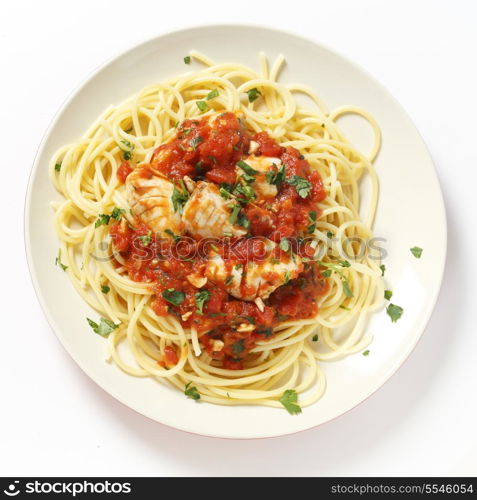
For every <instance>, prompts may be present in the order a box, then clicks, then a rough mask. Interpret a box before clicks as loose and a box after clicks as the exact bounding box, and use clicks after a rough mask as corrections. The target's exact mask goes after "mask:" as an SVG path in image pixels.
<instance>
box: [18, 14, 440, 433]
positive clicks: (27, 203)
mask: <svg viewBox="0 0 477 500" xmlns="http://www.w3.org/2000/svg"><path fill="white" fill-rule="evenodd" d="M224 28H232V29H239V30H240V29H245V30H247V29H250V28H252V29H255V30H257V31H268V32H273V33H275V34H284V35H286V36H289V37H294V38H296V39H300V40H301V41H303V42H306V43H308V44H312V45H316V46H318V47H320V48H321V49H323V50H325V51H326V52H328V53H329V54H331V55H332V56H333V57H336V58H338V59H340V60H341V61H343V62H344V63H346V64H347V65H349V66H351V67H353V68H354V69H355V70H357V71H359V72H360V73H361V74H363V75H364V76H366V78H368V79H369V80H371V81H372V82H373V83H374V84H375V85H376V86H377V87H379V89H380V90H381V92H383V94H385V95H386V97H387V98H388V99H390V100H392V101H393V103H394V104H395V105H396V106H397V107H398V108H399V110H400V111H401V112H402V113H403V115H404V116H405V117H406V118H407V120H408V122H409V124H410V125H411V126H412V128H413V131H414V132H415V133H416V135H417V136H418V137H419V139H420V141H421V143H422V145H423V147H424V149H425V152H426V153H427V156H428V158H429V160H430V164H431V165H432V172H433V174H434V177H435V180H436V183H437V188H438V202H439V205H440V215H439V218H440V219H441V220H442V222H443V226H442V227H441V233H442V239H443V248H442V257H441V262H439V269H438V274H439V276H438V280H437V285H436V286H435V288H434V289H433V291H432V293H431V294H430V298H429V301H428V310H427V313H426V315H425V316H423V317H422V318H421V319H420V321H419V323H420V325H419V327H417V328H414V329H413V331H414V336H413V341H412V343H411V342H409V343H408V348H407V349H406V352H405V353H404V354H403V355H402V356H401V358H399V361H398V362H396V363H395V365H394V366H393V367H391V368H390V369H389V370H388V371H387V372H386V373H385V375H383V376H382V378H381V380H380V383H379V385H378V386H377V387H376V388H374V390H372V391H371V392H369V393H368V395H367V396H366V397H364V398H363V399H362V400H361V401H359V402H358V403H356V404H354V405H353V406H351V407H350V408H348V409H347V410H345V411H342V412H341V413H339V414H337V415H335V416H334V417H331V418H328V419H327V420H324V421H322V422H319V423H316V424H312V425H307V426H306V427H303V428H300V429H298V430H291V431H287V430H283V431H274V432H271V433H270V434H267V435H256V434H253V432H252V433H249V434H250V435H246V436H233V435H230V434H224V433H216V434H214V433H212V432H207V433H206V432H203V431H202V432H199V431H196V430H191V429H188V428H186V427H184V426H182V425H172V424H169V423H165V422H164V421H162V420H159V419H157V418H155V417H153V416H151V415H148V414H146V413H143V411H140V410H139V409H137V408H135V407H134V406H132V405H130V404H129V403H128V402H126V401H125V400H124V398H122V397H121V396H120V395H118V394H117V391H115V390H113V389H109V388H106V384H105V383H104V382H103V381H100V380H97V378H96V377H95V376H94V375H92V374H91V373H90V370H89V368H87V367H85V366H84V365H83V362H82V361H80V360H79V357H78V356H77V355H76V354H75V353H74V351H73V350H72V349H70V348H69V347H70V346H69V343H68V342H67V340H66V339H65V338H64V336H63V334H62V332H61V329H60V328H59V327H58V325H56V322H55V320H54V318H53V315H52V314H50V311H49V308H48V307H47V305H46V303H45V299H44V294H43V292H42V289H41V285H40V282H39V280H38V275H37V269H36V267H35V265H34V260H33V252H32V240H31V233H30V222H29V216H30V212H31V200H32V193H33V189H34V187H33V180H34V178H36V175H37V173H38V170H39V164H40V161H39V160H40V158H41V156H42V154H43V150H44V147H45V144H46V142H47V140H48V138H49V137H50V133H51V131H52V129H53V128H54V127H55V125H56V123H57V122H58V120H59V119H60V117H61V116H62V115H63V112H64V111H65V109H66V108H67V107H68V105H69V104H70V102H71V101H72V100H73V99H74V98H75V97H76V96H77V95H78V94H79V93H80V92H81V90H82V89H83V88H84V87H85V86H86V85H87V84H88V83H89V82H91V81H92V80H93V79H94V78H95V77H96V76H97V75H98V74H99V73H101V71H102V70H103V69H105V68H106V67H107V66H109V65H110V64H112V63H114V62H116V61H117V60H119V59H120V58H122V57H124V56H126V55H127V54H129V53H130V52H133V51H135V50H138V49H139V48H140V47H143V46H146V45H148V44H150V43H153V42H154V41H156V40H159V39H161V38H165V37H168V36H171V35H174V34H177V33H184V32H194V31H203V30H206V29H224ZM23 208H24V213H23V224H24V227H23V237H24V246H25V254H26V260H27V265H28V271H29V274H30V278H31V281H32V284H33V289H34V291H35V295H36V297H37V300H38V302H39V304H40V307H41V310H42V312H43V315H44V317H45V318H46V320H47V323H48V325H49V327H50V329H51V330H52V331H53V333H54V334H55V337H56V338H57V340H58V341H59V343H60V344H61V346H62V347H63V349H64V350H65V351H66V352H67V354H68V355H69V356H70V357H71V358H72V359H73V361H74V362H75V363H76V365H77V366H78V367H79V368H80V369H81V370H82V372H83V373H84V374H85V375H87V377H88V379H90V380H91V381H92V382H94V383H95V384H96V385H97V386H98V387H100V388H101V389H102V390H103V391H104V392H105V393H107V394H108V395H109V396H110V397H113V398H114V399H115V400H116V401H118V402H119V403H121V404H122V405H124V406H126V407H127V408H129V409H130V410H132V411H134V412H135V413H137V414H139V415H141V416H143V417H145V418H148V419H149V420H151V421H153V422H155V423H159V424H161V425H164V426H166V427H168V428H171V429H175V430H180V431H182V432H186V433H188V434H193V435H198V436H205V437H212V438H222V439H236V440H244V439H246V440H248V439H267V438H274V437H280V436H287V435H293V434H297V433H300V432H305V431H307V430H310V429H315V428H317V427H319V426H322V425H325V424H328V423H330V422H333V421H334V420H336V419H338V418H340V417H342V416H344V415H346V414H347V413H349V412H350V411H352V410H354V409H356V408H358V407H359V406H360V405H362V404H363V403H364V402H366V401H367V400H368V399H369V398H370V397H371V396H373V395H374V394H376V392H378V391H379V390H380V389H382V388H383V387H384V386H385V385H386V384H387V382H388V381H389V380H390V379H391V378H392V377H393V376H394V375H395V374H396V373H397V372H398V370H399V369H400V368H401V367H402V366H403V365H404V364H405V363H406V361H407V360H408V359H409V357H410V356H411V354H412V353H413V351H414V350H415V348H416V346H417V344H418V343H419V341H420V340H421V338H422V336H423V334H424V332H425V329H426V328H427V326H428V324H429V321H430V319H431V317H432V314H433V312H434V310H435V306H436V303H437V300H438V298H439V295H440V292H441V289H442V283H443V278H444V272H445V268H446V262H447V249H448V230H447V213H446V207H445V200H444V196H443V191H442V184H441V181H440V178H439V173H438V170H437V168H436V165H435V162H434V160H433V157H432V155H431V152H430V150H429V148H428V146H427V143H426V141H425V140H424V138H423V137H422V135H421V133H420V132H419V129H418V128H417V127H416V125H415V123H414V121H413V120H412V118H411V117H410V115H409V113H408V112H407V110H406V109H405V108H404V107H403V106H402V105H401V103H400V102H399V101H398V100H397V99H396V98H395V97H394V95H393V94H391V92H390V91H389V90H388V89H387V88H386V87H385V86H384V85H383V84H382V83H381V82H380V81H379V80H378V79H377V78H376V77H374V75H372V74H371V73H370V72H368V70H367V69H365V68H363V67H362V66H361V65H360V64H358V63H356V62H354V61H353V60H351V59H349V58H348V57H347V56H344V55H342V54H341V53H340V52H339V51H337V50H335V49H334V48H331V47H329V46H328V45H327V44H325V43H322V42H321V41H317V40H315V39H313V38H309V37H308V36H303V35H301V34H300V33H296V32H294V31H293V30H288V29H282V28H277V27H270V26H266V25H263V24H260V23H202V24H200V25H197V24H192V23H191V24H184V25H183V26H182V27H179V28H175V29H171V30H161V31H160V32H159V33H157V34H155V35H153V36H148V37H146V38H144V39H143V40H142V41H138V42H135V43H134V44H132V45H128V46H127V47H126V48H123V49H120V50H119V51H117V52H116V53H115V54H114V55H113V56H111V57H109V58H107V59H106V60H105V61H103V62H102V63H100V64H99V65H97V66H96V67H95V68H93V69H92V70H91V71H90V72H88V73H87V74H86V75H85V76H84V77H83V78H82V79H80V81H79V83H77V84H76V85H75V86H74V87H73V88H72V90H71V91H70V92H69V93H68V94H67V95H66V97H65V99H64V100H63V102H62V103H61V104H60V106H59V107H58V109H57V110H56V112H55V113H54V114H53V116H52V118H51V119H50V122H49V124H48V126H47V128H46V129H45V132H44V133H43V135H42V138H41V141H40V143H39V145H38V147H37V150H36V153H35V155H34V159H33V162H32V165H31V167H30V173H29V176H28V182H27V189H26V192H25V198H24V205H23Z"/></svg>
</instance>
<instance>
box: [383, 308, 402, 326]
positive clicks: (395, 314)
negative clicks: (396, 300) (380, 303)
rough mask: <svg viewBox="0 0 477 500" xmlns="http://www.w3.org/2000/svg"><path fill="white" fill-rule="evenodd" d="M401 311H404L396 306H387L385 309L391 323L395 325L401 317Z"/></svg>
mask: <svg viewBox="0 0 477 500" xmlns="http://www.w3.org/2000/svg"><path fill="white" fill-rule="evenodd" d="M403 311H404V309H403V308H402V307H399V306H397V305H396V304H389V305H388V307H387V308H386V312H387V314H388V316H389V317H390V318H391V321H392V322H393V323H396V321H397V320H398V319H399V318H400V317H401V316H402V313H403Z"/></svg>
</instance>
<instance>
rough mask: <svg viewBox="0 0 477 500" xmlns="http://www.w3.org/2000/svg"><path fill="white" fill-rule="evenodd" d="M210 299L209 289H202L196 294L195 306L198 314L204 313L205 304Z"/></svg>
mask: <svg viewBox="0 0 477 500" xmlns="http://www.w3.org/2000/svg"><path fill="white" fill-rule="evenodd" d="M209 299H210V292H209V291H208V290H201V291H200V292H197V293H196V294H195V306H196V311H195V312H196V313H197V314H204V311H203V309H204V305H205V303H206V302H207V301H208V300H209Z"/></svg>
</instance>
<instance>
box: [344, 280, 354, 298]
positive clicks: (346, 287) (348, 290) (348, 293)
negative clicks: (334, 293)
mask: <svg viewBox="0 0 477 500" xmlns="http://www.w3.org/2000/svg"><path fill="white" fill-rule="evenodd" d="M342 283H343V292H344V294H345V295H346V297H352V296H353V292H352V291H351V288H350V287H349V281H348V280H346V279H345V280H342Z"/></svg>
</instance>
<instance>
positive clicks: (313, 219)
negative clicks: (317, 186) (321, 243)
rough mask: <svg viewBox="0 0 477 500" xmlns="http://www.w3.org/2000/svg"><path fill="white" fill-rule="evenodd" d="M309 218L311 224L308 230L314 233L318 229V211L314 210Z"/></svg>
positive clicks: (309, 232)
mask: <svg viewBox="0 0 477 500" xmlns="http://www.w3.org/2000/svg"><path fill="white" fill-rule="evenodd" d="M308 220H309V221H310V222H311V224H310V225H309V226H308V229H307V232H308V234H312V233H314V232H315V230H316V212H315V211H314V210H312V211H311V212H310V213H309V214H308Z"/></svg>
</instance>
